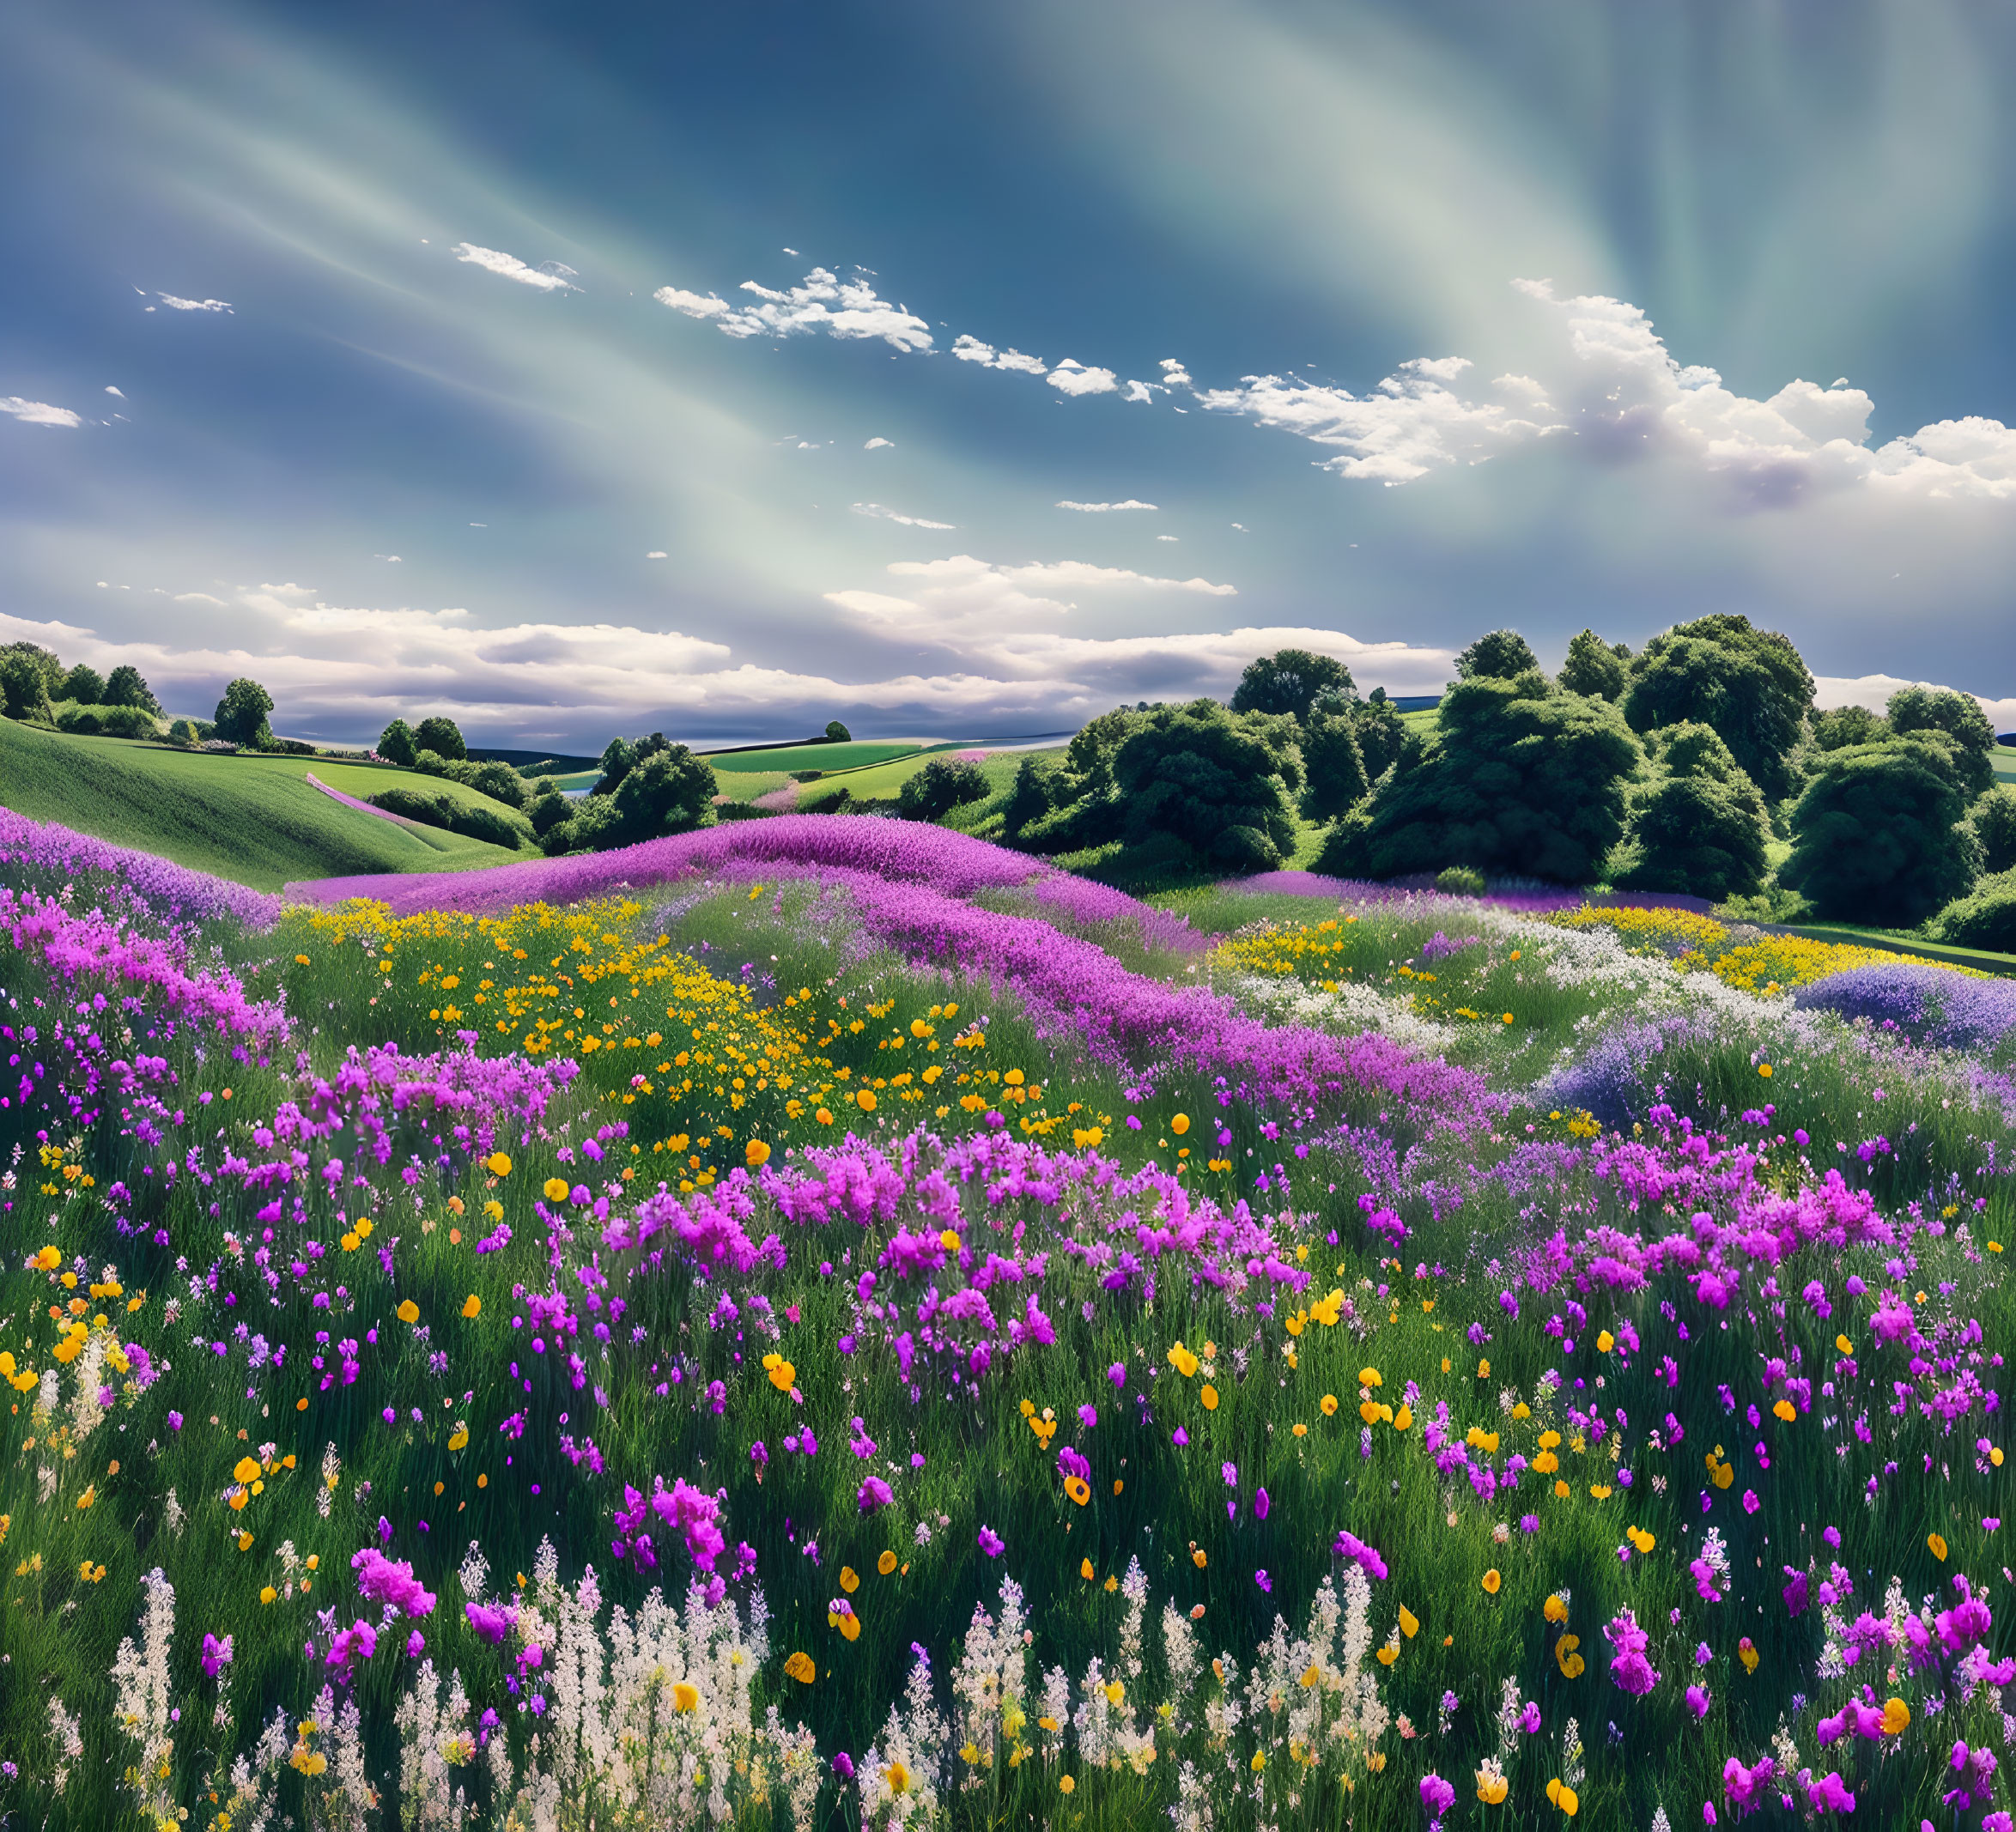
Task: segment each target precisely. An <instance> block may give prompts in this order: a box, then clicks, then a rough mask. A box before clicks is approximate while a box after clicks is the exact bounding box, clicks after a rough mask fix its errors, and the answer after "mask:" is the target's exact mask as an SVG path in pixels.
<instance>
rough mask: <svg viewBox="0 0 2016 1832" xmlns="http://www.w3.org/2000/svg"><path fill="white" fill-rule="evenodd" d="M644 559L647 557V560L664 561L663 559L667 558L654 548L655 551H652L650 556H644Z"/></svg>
mask: <svg viewBox="0 0 2016 1832" xmlns="http://www.w3.org/2000/svg"><path fill="white" fill-rule="evenodd" d="M644 557H645V558H646V559H647V560H663V559H665V557H666V556H665V555H664V554H663V553H660V552H659V551H658V549H655V548H654V549H653V550H652V551H651V552H650V553H648V554H647V555H645V556H644Z"/></svg>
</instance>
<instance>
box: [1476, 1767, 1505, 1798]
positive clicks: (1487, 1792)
mask: <svg viewBox="0 0 2016 1832" xmlns="http://www.w3.org/2000/svg"><path fill="white" fill-rule="evenodd" d="M1511 1785H1512V1784H1511V1783H1510V1782H1509V1781H1508V1780H1506V1779H1505V1777H1504V1776H1503V1774H1499V1773H1498V1771H1497V1764H1496V1763H1493V1764H1492V1765H1491V1767H1489V1768H1479V1770H1478V1771H1477V1798H1478V1799H1479V1800H1481V1801H1483V1802H1484V1804H1485V1805H1486V1806H1502V1805H1503V1804H1504V1799H1505V1796H1506V1794H1507V1793H1508V1792H1509V1790H1510V1788H1511Z"/></svg>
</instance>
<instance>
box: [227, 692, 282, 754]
mask: <svg viewBox="0 0 2016 1832" xmlns="http://www.w3.org/2000/svg"><path fill="white" fill-rule="evenodd" d="M272 710H273V696H272V695H270V693H268V692H267V691H266V689H264V688H263V687H261V686H260V685H259V683H258V682H257V681H252V680H247V679H246V678H245V676H240V677H239V678H238V679H237V680H235V681H234V682H231V683H230V684H229V685H228V687H226V688H225V689H224V697H223V698H222V700H220V701H218V702H217V717H216V731H217V736H218V737H221V738H222V739H224V740H225V741H226V742H227V743H232V744H242V745H243V746H245V748H246V749H248V750H264V749H265V748H266V746H267V745H269V744H270V743H272V742H273V728H272V727H271V726H270V725H268V724H267V723H266V715H267V714H268V713H270V712H271V711H272Z"/></svg>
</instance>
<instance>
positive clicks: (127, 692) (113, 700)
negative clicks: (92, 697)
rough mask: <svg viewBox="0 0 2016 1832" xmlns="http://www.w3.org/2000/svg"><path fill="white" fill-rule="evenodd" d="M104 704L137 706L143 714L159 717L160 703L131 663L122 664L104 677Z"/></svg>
mask: <svg viewBox="0 0 2016 1832" xmlns="http://www.w3.org/2000/svg"><path fill="white" fill-rule="evenodd" d="M105 703H106V705H107V706H137V707H139V708H140V710H141V711H142V712H143V713H153V714H155V717H156V718H159V717H160V715H161V701H158V700H156V699H155V697H154V689H152V688H150V687H149V685H148V684H147V682H146V679H145V678H144V676H142V674H141V672H140V670H138V669H137V668H136V667H134V666H133V664H131V662H122V663H120V664H119V665H118V667H117V668H115V669H113V670H112V673H111V674H110V676H107V677H106V683H105Z"/></svg>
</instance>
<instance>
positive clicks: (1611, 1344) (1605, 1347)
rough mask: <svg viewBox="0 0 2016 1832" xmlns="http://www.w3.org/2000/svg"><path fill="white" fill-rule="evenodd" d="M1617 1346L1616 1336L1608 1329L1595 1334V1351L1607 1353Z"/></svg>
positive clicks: (1601, 1353) (1600, 1353)
mask: <svg viewBox="0 0 2016 1832" xmlns="http://www.w3.org/2000/svg"><path fill="white" fill-rule="evenodd" d="M1616 1346H1617V1338H1616V1337H1614V1336H1612V1334H1611V1333H1610V1332H1609V1331H1608V1330H1600V1331H1599V1332H1597V1335H1596V1352H1597V1353H1598V1354H1599V1355H1607V1354H1609V1353H1610V1351H1611V1350H1612V1349H1614V1348H1615V1347H1616Z"/></svg>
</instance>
